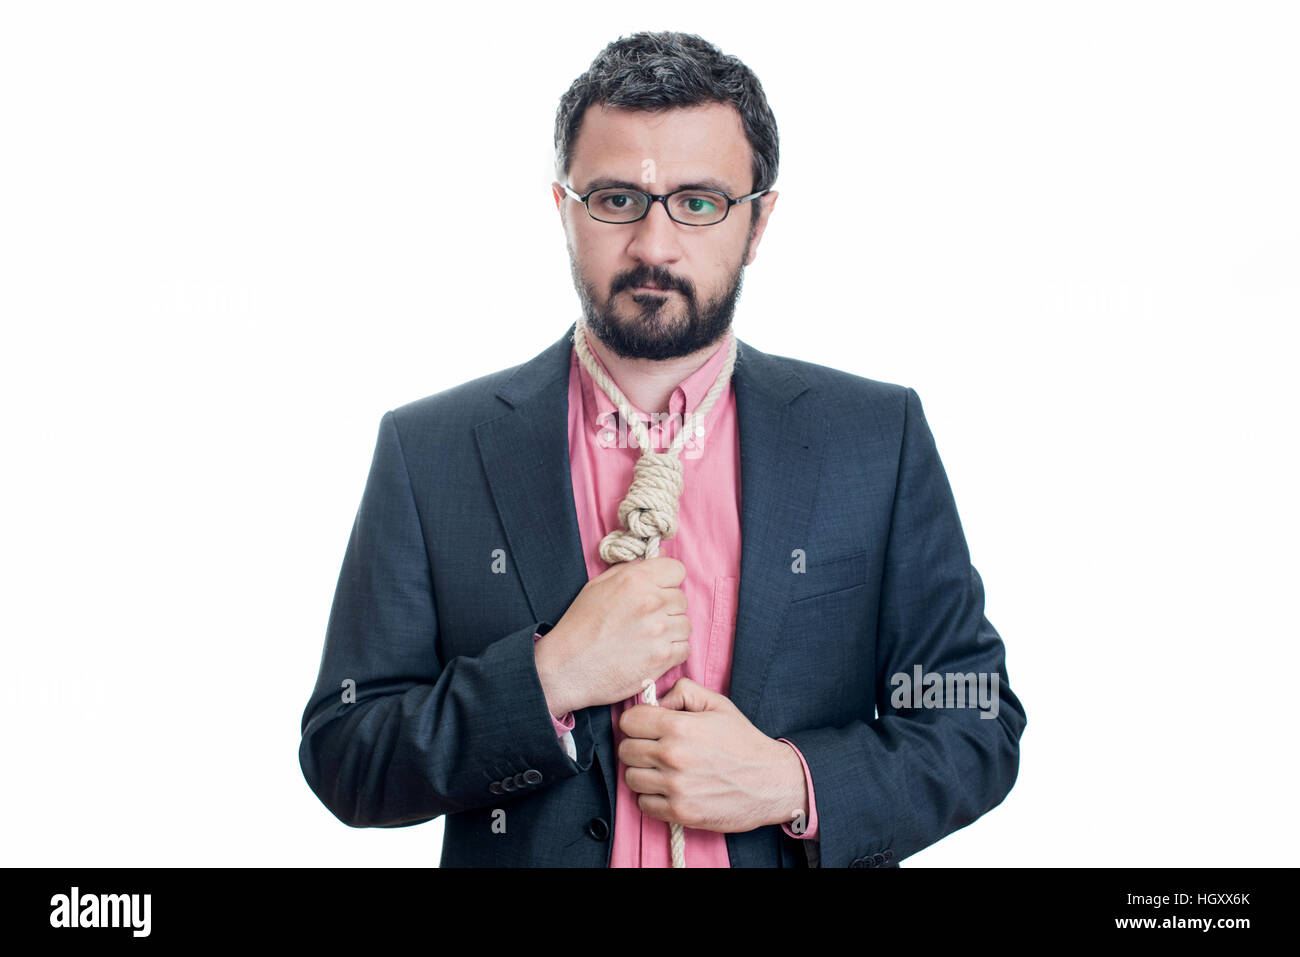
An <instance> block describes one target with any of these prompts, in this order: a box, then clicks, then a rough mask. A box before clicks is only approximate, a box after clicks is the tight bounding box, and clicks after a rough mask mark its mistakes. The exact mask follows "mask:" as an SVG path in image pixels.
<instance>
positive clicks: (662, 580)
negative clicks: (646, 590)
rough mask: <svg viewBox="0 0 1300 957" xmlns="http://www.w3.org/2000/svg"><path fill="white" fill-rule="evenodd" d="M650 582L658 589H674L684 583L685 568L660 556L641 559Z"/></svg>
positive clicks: (675, 561)
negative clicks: (649, 575)
mask: <svg viewBox="0 0 1300 957" xmlns="http://www.w3.org/2000/svg"><path fill="white" fill-rule="evenodd" d="M642 563H643V564H644V565H645V567H646V570H647V571H649V572H650V574H651V580H652V581H653V582H654V583H655V584H656V585H658V586H659V587H660V588H676V587H677V586H678V585H680V584H681V583H682V582H684V581H686V566H685V565H683V564H682V563H681V562H679V561H678V560H677V559H675V558H669V557H668V556H667V555H660V556H659V557H658V558H645V559H642Z"/></svg>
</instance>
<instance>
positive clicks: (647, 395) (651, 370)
mask: <svg viewBox="0 0 1300 957" xmlns="http://www.w3.org/2000/svg"><path fill="white" fill-rule="evenodd" d="M733 334H734V333H732V332H731V331H728V332H727V333H725V334H724V335H723V337H722V338H721V339H719V340H718V341H717V342H715V343H713V344H712V345H708V346H705V347H704V348H703V349H699V350H697V351H695V352H692V353H690V354H689V355H684V356H678V357H677V358H675V359H624V358H622V357H621V356H618V355H615V354H614V353H613V352H612V351H611V350H610V349H609V347H608V346H606V345H605V343H603V342H601V341H600V339H599V338H598V337H597V336H595V335H589V336H588V337H587V342H588V344H589V345H590V346H591V351H592V352H593V353H594V354H595V355H596V356H597V358H599V359H600V361H601V362H602V363H603V364H604V366H605V369H606V370H607V371H608V372H609V375H610V377H611V378H612V379H613V380H614V381H615V382H616V383H618V387H619V388H620V389H622V390H623V394H624V395H625V396H627V399H628V401H629V402H631V403H632V404H633V405H634V406H636V407H637V408H638V409H640V410H641V411H642V412H645V413H648V414H653V413H655V412H663V413H667V412H668V400H669V399H671V398H672V394H673V392H674V390H676V388H677V387H678V386H679V385H681V384H682V380H684V379H688V378H690V376H691V374H692V373H694V372H696V371H698V370H699V368H700V366H702V365H704V363H706V362H708V361H709V357H710V356H712V355H713V354H714V353H715V352H717V351H718V349H719V348H720V347H721V346H722V345H723V344H724V343H725V342H726V341H727V336H728V335H733Z"/></svg>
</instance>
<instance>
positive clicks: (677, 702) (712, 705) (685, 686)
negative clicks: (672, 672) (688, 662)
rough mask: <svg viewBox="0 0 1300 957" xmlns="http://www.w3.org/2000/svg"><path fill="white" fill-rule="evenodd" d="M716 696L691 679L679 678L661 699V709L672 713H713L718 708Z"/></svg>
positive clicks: (719, 696)
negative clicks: (666, 709)
mask: <svg viewBox="0 0 1300 957" xmlns="http://www.w3.org/2000/svg"><path fill="white" fill-rule="evenodd" d="M721 697H722V695H719V694H715V693H714V692H712V691H710V690H709V689H708V688H706V687H704V686H703V685H701V684H697V683H695V682H694V681H692V680H691V679H690V678H678V679H677V683H676V684H675V685H673V686H672V688H671V689H669V691H668V693H667V694H666V695H664V696H663V697H662V698H660V699H659V707H661V708H668V709H669V710H671V711H712V710H714V709H716V708H717V707H718V703H717V701H716V699H717V698H721Z"/></svg>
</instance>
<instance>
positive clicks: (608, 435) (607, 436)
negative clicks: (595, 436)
mask: <svg viewBox="0 0 1300 957" xmlns="http://www.w3.org/2000/svg"><path fill="white" fill-rule="evenodd" d="M600 440H601V441H602V442H613V441H614V433H613V432H602V433H600Z"/></svg>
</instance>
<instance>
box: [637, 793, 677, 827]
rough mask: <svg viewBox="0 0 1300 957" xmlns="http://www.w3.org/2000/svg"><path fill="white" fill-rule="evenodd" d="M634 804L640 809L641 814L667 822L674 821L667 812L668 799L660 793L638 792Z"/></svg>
mask: <svg viewBox="0 0 1300 957" xmlns="http://www.w3.org/2000/svg"><path fill="white" fill-rule="evenodd" d="M636 806H637V807H638V808H640V809H641V813H642V814H644V815H646V816H647V817H652V818H654V819H655V820H656V821H664V822H666V823H668V824H674V823H676V822H675V821H673V819H672V817H671V816H670V815H669V814H668V799H667V798H666V797H664V796H663V795H662V794H639V795H637V799H636Z"/></svg>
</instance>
